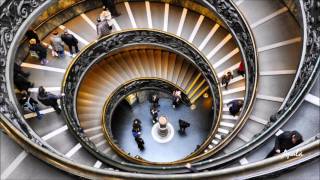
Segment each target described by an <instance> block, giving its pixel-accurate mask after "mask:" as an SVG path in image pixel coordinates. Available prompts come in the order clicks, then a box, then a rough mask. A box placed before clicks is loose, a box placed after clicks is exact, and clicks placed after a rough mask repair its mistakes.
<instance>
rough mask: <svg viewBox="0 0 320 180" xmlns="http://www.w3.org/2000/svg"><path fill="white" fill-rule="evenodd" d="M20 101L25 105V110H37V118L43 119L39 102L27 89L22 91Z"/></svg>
mask: <svg viewBox="0 0 320 180" xmlns="http://www.w3.org/2000/svg"><path fill="white" fill-rule="evenodd" d="M19 103H20V104H21V105H22V106H23V108H24V109H25V110H28V111H31V112H35V113H36V114H37V119H39V120H40V119H42V116H43V115H42V114H41V113H40V109H39V107H38V104H39V103H38V102H37V101H36V100H34V99H33V98H32V97H30V95H29V93H28V92H27V91H22V92H21V99H20V101H19Z"/></svg>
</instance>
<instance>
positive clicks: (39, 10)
mask: <svg viewBox="0 0 320 180" xmlns="http://www.w3.org/2000/svg"><path fill="white" fill-rule="evenodd" d="M39 1H41V2H42V0H39ZM6 2H10V0H8V1H6ZM21 2H22V3H24V2H23V1H21ZM47 2H48V3H52V2H53V1H47ZM180 2H184V1H180ZM202 2H203V1H202ZM5 4H6V3H4V4H2V5H5ZM26 4H27V3H26ZM15 5H16V4H15ZM33 5H34V4H33ZM218 6H219V4H218ZM2 7H3V6H2ZM34 7H37V5H35V6H34ZM41 9H42V8H39V9H38V10H37V11H36V13H37V14H39V13H41ZM218 9H219V8H218ZM211 10H212V8H211ZM30 12H32V11H30ZM226 15H228V14H226ZM231 17H232V16H231ZM30 21H31V18H30V19H28V22H30ZM24 26H26V24H24ZM25 29H27V28H25ZM18 34H20V33H18ZM22 34H23V33H22ZM239 36H240V37H241V36H243V37H247V36H246V35H245V33H244V34H240V35H239ZM245 39H247V38H245ZM15 48H16V47H14V48H13V50H14V49H15ZM246 51H251V49H250V48H248V49H246ZM10 54H13V53H12V52H11V53H10ZM9 59H12V58H11V56H10V58H9ZM246 66H247V65H246ZM248 68H249V69H250V67H248ZM8 69H9V70H10V68H8ZM247 71H248V70H247ZM250 71H251V70H249V72H250ZM7 72H9V71H7ZM246 84H248V83H246ZM8 89H11V88H8ZM176 172H177V171H176Z"/></svg>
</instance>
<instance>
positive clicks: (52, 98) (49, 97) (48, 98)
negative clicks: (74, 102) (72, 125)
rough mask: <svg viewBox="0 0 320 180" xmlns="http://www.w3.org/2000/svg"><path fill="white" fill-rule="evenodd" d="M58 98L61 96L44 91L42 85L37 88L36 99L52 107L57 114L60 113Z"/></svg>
mask: <svg viewBox="0 0 320 180" xmlns="http://www.w3.org/2000/svg"><path fill="white" fill-rule="evenodd" d="M60 98H61V96H56V95H54V94H52V93H50V92H46V90H45V89H44V87H43V86H40V87H39V89H38V101H40V102H41V103H42V104H44V105H46V106H51V107H53V109H54V110H55V111H56V112H57V113H58V114H60V113H61V109H60V107H59V105H58V99H60Z"/></svg>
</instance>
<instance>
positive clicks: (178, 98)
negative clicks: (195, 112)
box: [172, 90, 181, 108]
mask: <svg viewBox="0 0 320 180" xmlns="http://www.w3.org/2000/svg"><path fill="white" fill-rule="evenodd" d="M172 95H173V102H172V107H173V108H176V107H177V106H178V105H179V104H180V102H181V91H179V90H174V91H173V93H172Z"/></svg>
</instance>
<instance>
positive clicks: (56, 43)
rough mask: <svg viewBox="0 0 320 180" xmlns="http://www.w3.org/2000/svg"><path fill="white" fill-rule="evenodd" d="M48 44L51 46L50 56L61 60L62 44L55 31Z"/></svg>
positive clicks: (62, 54)
mask: <svg viewBox="0 0 320 180" xmlns="http://www.w3.org/2000/svg"><path fill="white" fill-rule="evenodd" d="M50 44H51V46H52V56H58V57H60V58H63V57H64V44H63V41H62V39H61V37H60V36H59V34H58V32H57V31H55V32H53V34H52V36H51V37H50Z"/></svg>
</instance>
